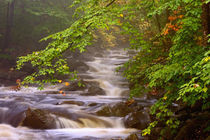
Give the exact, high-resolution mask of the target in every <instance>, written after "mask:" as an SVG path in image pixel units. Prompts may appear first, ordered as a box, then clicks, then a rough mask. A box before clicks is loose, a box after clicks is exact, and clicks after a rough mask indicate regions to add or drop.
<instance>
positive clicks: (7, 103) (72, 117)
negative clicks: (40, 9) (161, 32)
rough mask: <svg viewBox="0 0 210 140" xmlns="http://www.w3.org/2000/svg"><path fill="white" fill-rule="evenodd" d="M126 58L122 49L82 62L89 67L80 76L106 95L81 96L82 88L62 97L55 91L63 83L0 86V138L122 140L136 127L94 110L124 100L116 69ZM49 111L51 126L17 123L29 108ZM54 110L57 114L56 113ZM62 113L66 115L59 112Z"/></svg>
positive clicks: (123, 83)
mask: <svg viewBox="0 0 210 140" xmlns="http://www.w3.org/2000/svg"><path fill="white" fill-rule="evenodd" d="M127 60H128V55H127V53H126V52H125V51H124V50H122V49H115V50H107V51H105V52H103V53H102V54H101V55H100V56H99V57H94V60H93V61H87V62H85V63H86V64H87V65H88V66H89V70H88V71H87V72H85V73H80V74H79V75H80V76H81V77H83V78H84V81H96V82H98V83H99V85H100V88H102V89H103V90H104V91H105V93H106V95H98V96H82V95H80V94H82V93H83V92H85V91H79V90H78V91H72V92H69V93H67V94H66V96H62V95H61V94H50V93H55V92H56V91H58V89H59V88H61V87H62V86H63V85H62V84H58V85H55V86H48V87H46V88H45V90H42V91H39V90H37V89H36V87H29V88H22V89H21V90H20V91H17V92H16V91H12V90H10V88H9V87H3V86H2V87H1V88H0V140H7V139H8V140H28V139H34V140H37V139H39V140H48V139H50V140H72V139H81V140H92V139H93V140H94V139H97V140H98V139H100V140H108V139H119V138H120V139H124V138H126V137H127V136H128V135H129V134H131V133H133V132H136V131H137V130H136V129H133V128H125V126H124V124H123V121H122V118H121V117H114V116H112V117H102V116H97V115H96V113H95V112H96V111H97V110H99V109H100V108H101V107H102V106H104V105H107V104H116V103H118V102H122V101H125V100H126V99H127V97H124V96H123V95H124V94H125V93H126V92H127V91H128V90H129V89H128V83H127V81H126V80H125V79H124V78H123V77H122V76H121V75H120V73H117V72H115V69H116V68H117V67H118V66H120V65H122V64H123V63H124V62H126V61H127ZM85 77H86V78H85ZM29 107H30V108H36V109H41V110H48V111H50V112H55V113H52V114H51V113H50V114H48V115H49V116H50V117H52V118H54V120H55V126H54V127H53V128H52V129H45V130H40V129H30V128H27V127H22V126H20V125H19V123H20V122H21V120H22V119H23V118H24V117H25V112H26V110H27V109H28V108H29ZM56 113H57V114H56ZM58 114H65V115H58Z"/></svg>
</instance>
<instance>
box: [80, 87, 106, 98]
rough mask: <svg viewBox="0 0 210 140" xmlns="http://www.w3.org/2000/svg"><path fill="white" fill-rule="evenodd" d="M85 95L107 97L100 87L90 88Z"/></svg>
mask: <svg viewBox="0 0 210 140" xmlns="http://www.w3.org/2000/svg"><path fill="white" fill-rule="evenodd" d="M83 95H91V96H93V95H106V93H105V91H104V90H103V89H102V88H100V87H98V86H91V87H89V88H88V93H86V94H83Z"/></svg>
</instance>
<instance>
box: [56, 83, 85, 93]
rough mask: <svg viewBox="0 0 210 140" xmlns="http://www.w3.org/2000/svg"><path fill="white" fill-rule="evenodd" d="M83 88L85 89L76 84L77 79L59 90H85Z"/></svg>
mask: <svg viewBox="0 0 210 140" xmlns="http://www.w3.org/2000/svg"><path fill="white" fill-rule="evenodd" d="M85 89H86V88H85V86H79V85H78V81H73V82H70V85H69V86H65V87H62V88H60V90H63V91H77V90H85Z"/></svg>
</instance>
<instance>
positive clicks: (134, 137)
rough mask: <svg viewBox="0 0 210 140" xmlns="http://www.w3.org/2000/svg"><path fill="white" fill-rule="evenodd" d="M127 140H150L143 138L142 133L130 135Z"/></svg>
mask: <svg viewBox="0 0 210 140" xmlns="http://www.w3.org/2000/svg"><path fill="white" fill-rule="evenodd" d="M125 140H148V139H147V138H145V137H142V136H141V133H133V134H130V135H129V136H128V137H127V138H126V139H125Z"/></svg>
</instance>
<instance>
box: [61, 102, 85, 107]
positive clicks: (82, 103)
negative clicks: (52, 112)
mask: <svg viewBox="0 0 210 140" xmlns="http://www.w3.org/2000/svg"><path fill="white" fill-rule="evenodd" d="M61 104H74V105H78V106H83V105H84V102H82V101H63V102H62V103H61Z"/></svg>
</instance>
